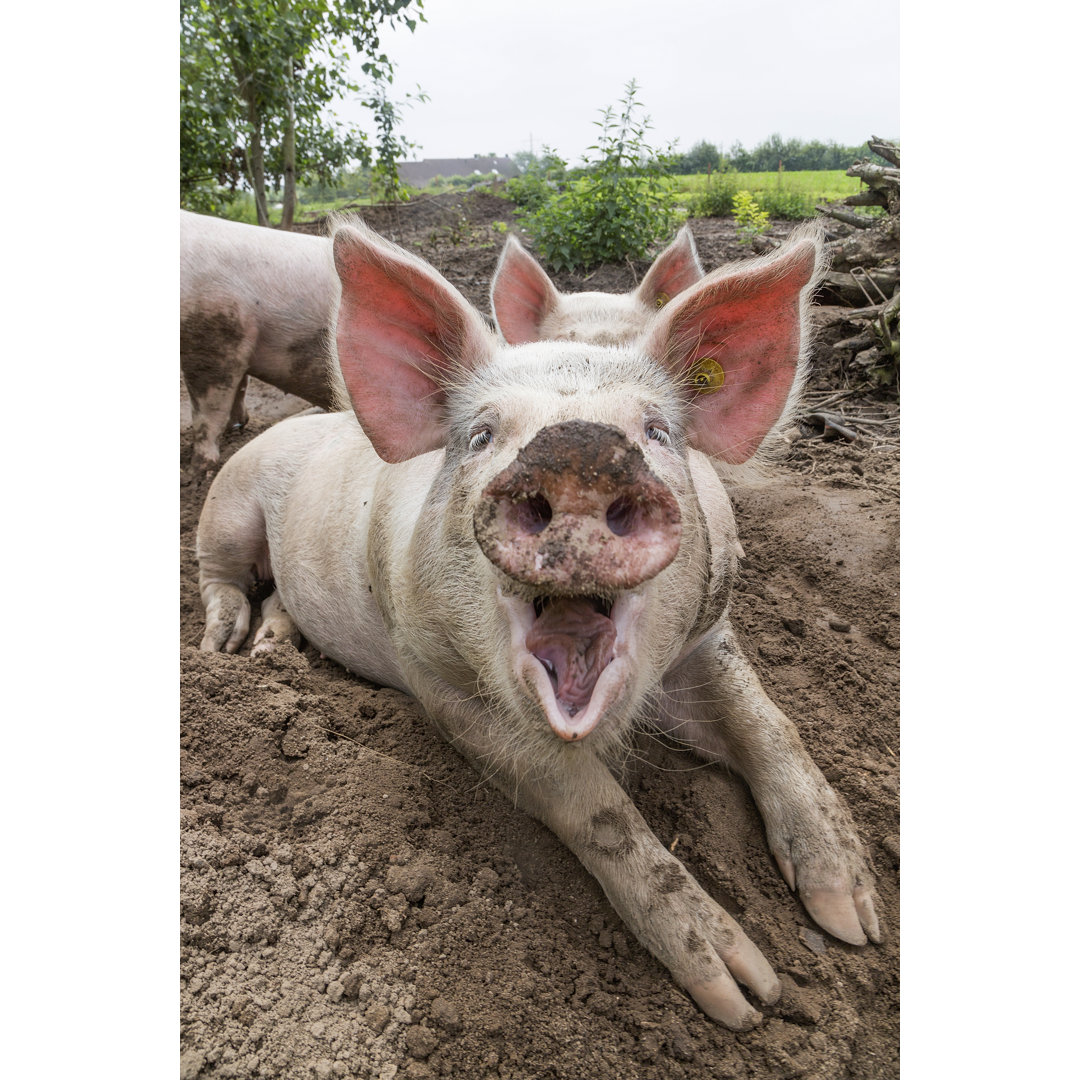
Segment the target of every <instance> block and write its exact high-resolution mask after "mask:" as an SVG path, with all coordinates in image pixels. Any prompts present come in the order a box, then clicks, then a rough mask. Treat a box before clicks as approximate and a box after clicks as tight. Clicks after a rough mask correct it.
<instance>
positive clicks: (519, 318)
mask: <svg viewBox="0 0 1080 1080" xmlns="http://www.w3.org/2000/svg"><path fill="white" fill-rule="evenodd" d="M702 275H703V271H702V269H701V263H700V262H699V261H698V256H697V248H696V246H695V245H694V237H693V234H692V233H691V232H690V227H689V226H688V225H684V226H683V227H682V228H681V229H680V230H679V232H678V235H677V236H676V237H675V239H674V240H673V241H672V242H671V244H670V245H669V246H668V247H667V248H666V249H665V250H664V251H662V252H661V253H660V254H659V255H658V256H657V257H656V260H655V262H653V264H652V266H650V267H649V270H648V272H647V273H646V275H645V277H644V278H642V280H641V284H640V285H638V287H637V288H636V289H634V290H633V291H632V292H628V293H622V294H618V293H602V292H582V293H561V292H559V291H558V289H556V288H555V286H554V284H553V283H552V281H551V278H549V277H548V276H547V274H546V273H544V270H543V267H541V265H540V264H539V263H538V262H537V261H536V260H535V259H534V258H533V257H532V256H531V255H530V254H529V253H528V252H527V251H526V250H525V249H524V248H523V247H522V246H521V244H520V243H519V241H518V240H517V238H516V237H514V236H509V237H507V240H506V243H505V244H504V245H503V250H502V255H501V256H500V257H499V265H498V266H497V267H496V268H495V276H494V277H493V278H492V281H491V310H492V311H493V312H494V313H495V321H496V322H497V323H498V326H499V331H500V333H501V334H502V335H503V337H504V338H505V339H506V340H507V341H508V342H509V343H510V344H511V345H523V344H525V343H526V342H529V341H582V342H585V343H587V344H591V345H627V344H629V343H630V342H631V341H634V340H635V339H636V338H638V337H640V336H641V334H642V333H644V331H645V329H646V327H647V326H648V325H649V322H650V321H651V319H652V316H653V315H654V314H655V313H656V311H657V309H658V308H662V307H663V306H664V304H666V303H667V302H668V301H669V300H671V298H672V297H674V296H676V295H678V294H679V293H680V292H682V291H683V290H684V289H686V288H688V287H689V286H691V285H693V284H695V283H696V282H698V281H700V280H701V278H702Z"/></svg>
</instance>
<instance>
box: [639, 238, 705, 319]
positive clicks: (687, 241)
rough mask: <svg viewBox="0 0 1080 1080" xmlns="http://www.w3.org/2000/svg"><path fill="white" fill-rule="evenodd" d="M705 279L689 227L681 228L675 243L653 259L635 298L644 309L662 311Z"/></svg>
mask: <svg viewBox="0 0 1080 1080" xmlns="http://www.w3.org/2000/svg"><path fill="white" fill-rule="evenodd" d="M704 276H705V272H704V271H703V270H702V269H701V263H700V262H699V261H698V255H697V246H696V245H695V244H694V237H693V234H692V233H691V232H690V226H689V225H684V226H683V227H682V228H681V229H680V230H679V234H678V235H677V236H676V237H675V239H674V240H672V242H671V243H670V244H669V245H668V246H667V247H666V248H665V249H664V250H663V251H662V252H660V254H659V255H657V256H656V260H655V261H654V262H653V264H652V266H650V267H649V272H648V273H647V274H646V275H645V276H644V277H643V278H642V279H641V284H640V285H639V286H638V287H637V289H636V291H635V295H636V296H637V298H638V299H639V300H640V301H641V302H642V303H643V304H644V305H645V306H646V307H649V308H661V307H663V306H664V305H665V304H666V303H667V302H668V301H669V300H670V299H672V297H674V296H676V295H678V294H679V293H681V292H682V291H683V289H688V288H689V287H690V286H691V285H694V284H696V283H697V282H699V281H700V280H701V279H702V278H703V277H704Z"/></svg>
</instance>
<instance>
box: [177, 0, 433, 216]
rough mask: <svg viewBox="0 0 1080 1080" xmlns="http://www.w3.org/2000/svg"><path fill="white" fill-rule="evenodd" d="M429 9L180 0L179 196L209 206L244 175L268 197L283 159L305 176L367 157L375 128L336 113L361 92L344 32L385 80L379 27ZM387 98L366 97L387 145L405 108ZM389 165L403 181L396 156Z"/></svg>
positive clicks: (356, 1) (354, 2)
mask: <svg viewBox="0 0 1080 1080" xmlns="http://www.w3.org/2000/svg"><path fill="white" fill-rule="evenodd" d="M422 7H423V0H214V2H213V3H209V2H207V0H181V2H180V39H181V49H180V192H181V204H182V205H187V206H193V207H196V206H197V207H198V208H205V206H206V205H207V203H208V202H209V203H211V204H212V203H213V202H214V201H215V200H216V201H218V202H220V201H221V200H222V199H228V198H231V197H232V196H233V195H235V192H236V191H237V189H238V187H239V186H241V185H243V186H247V187H250V188H251V189H252V190H254V191H255V193H256V202H257V203H258V202H259V201H260V200H262V202H263V203H265V191H264V190H262V188H263V187H264V185H265V183H266V182H267V181H270V182H275V181H279V180H280V178H281V177H282V175H283V174H284V172H285V171H286V170H287V169H290V170H291V171H293V173H294V174H295V177H296V179H297V180H298V181H301V182H303V181H306V180H313V179H316V178H317V179H320V180H324V179H326V178H327V177H328V176H330V175H333V174H334V173H337V172H340V170H341V169H342V168H343V167H344V166H345V165H347V164H349V163H350V162H353V161H359V162H361V163H363V164H365V165H367V164H370V162H371V157H372V152H371V148H370V146H369V145H368V140H367V136H366V135H365V134H364V133H363V132H362V131H361V130H359V129H358V128H356V127H345V126H344V125H342V124H340V123H339V122H338V121H336V120H335V119H334V118H333V116H332V114H330V113H329V111H328V109H329V106H330V105H331V104H332V103H333V102H334V101H336V100H338V99H339V98H341V97H342V96H343V95H344V94H346V93H355V92H357V90H358V87H356V86H355V85H354V84H353V83H352V82H351V81H350V80H349V78H348V74H347V72H348V65H349V60H350V55H349V52H348V51H347V49H346V48H343V47H342V46H341V42H342V41H351V42H352V43H353V45H354V46H355V48H356V51H357V54H358V56H359V57H361V58H364V60H365V63H364V70H365V72H366V73H368V74H369V75H370V76H371V77H372V78H373V79H374V80H375V81H376V83H377V84H379V83H385V82H389V81H391V80H392V78H393V65H392V64H391V62H390V60H389V58H388V57H387V56H386V54H385V53H383V52H381V51H380V49H379V39H378V30H379V28H380V27H382V26H388V25H394V24H396V23H401V22H404V23H405V24H406V25H408V26H409V28H410V30H412V29H415V26H416V24H417V23H418V22H422V21H425V20H424V14H423V11H422V10H421V9H422ZM409 11H411V17H409V18H407V17H406V12H409ZM382 94H383V98H385V91H382ZM379 100H380V99H379V92H378V91H377V92H376V93H375V94H373V95H372V98H371V100H370V101H369V102H368V104H369V106H370V107H372V108H373V111H375V112H376V120H377V123H378V125H379V129H380V135H379V140H378V146H379V151H380V155H382V154H383V153H384V152H391V151H396V150H398V149H400V148H401V147H402V146H404V145H405V144H404V143H403V141H400V140H399V141H394V140H392V139H389V138H388V137H387V135H386V133H385V125H386V123H387V122H388V120H389V123H390V126H391V129H392V128H393V125H394V124H396V123H397V122H398V121H399V120H400V116H399V115H398V114H397V113H396V111H394V110H393V109H392V108H391V111H390V112H389V113H387V112H386V110H385V109H384V108H383V107H382V106H381V105H380V106H376V105H372V104H371V101H379ZM286 146H290V147H291V149H288V150H285V149H283V147H286ZM286 158H288V160H286ZM238 162H239V163H240V167H239V168H238V167H237V165H238ZM382 164H383V165H384V167H385V168H388V169H389V170H390V171H391V172H393V173H394V179H395V180H396V169H395V167H394V159H393V158H391V159H390V160H389V161H388V162H382Z"/></svg>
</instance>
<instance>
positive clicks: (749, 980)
mask: <svg viewBox="0 0 1080 1080" xmlns="http://www.w3.org/2000/svg"><path fill="white" fill-rule="evenodd" d="M680 880H683V881H686V885H684V886H683V888H682V889H681V890H680V891H679V892H678V893H675V894H673V895H672V894H668V895H669V896H670V901H669V903H670V906H668V904H665V903H663V901H661V902H660V903H659V904H657V905H656V906H655V907H654V908H653V909H652V911H651V916H652V919H660V920H662V926H663V929H662V930H661V929H660V924H658V923H656V922H653V921H652V920H650V924H649V925H648V926H647V927H644V928H643V930H644V933H641V934H639V935H638V936H639V937H640V938H641V940H642V941H643V942H644V943H646V944H647V945H648V947H649V948H650V950H652V951H653V954H654V955H655V956H656V957H657V958H658V959H659V960H661V961H662V962H663V963H665V964H666V965H667V967H668V970H669V971H670V972H671V974H672V976H673V977H674V979H675V981H676V982H677V983H678V984H679V985H680V986H681V987H682V988H683V989H684V990H686V992H687V993H689V994H690V996H691V997H692V998H693V999H694V1001H696V1002H697V1004H698V1005H699V1006H700V1008H701V1010H702V1011H703V1012H704V1013H705V1014H706V1015H708V1016H710V1017H712V1019H714V1020H718V1021H719V1022H720V1023H721V1024H724V1025H725V1026H726V1027H729V1028H731V1029H732V1030H733V1031H745V1030H746V1029H747V1028H751V1027H753V1026H754V1025H755V1024H758V1023H760V1022H761V1013H760V1012H758V1010H757V1009H755V1008H754V1007H753V1006H752V1005H751V1004H750V1003H749V1002H748V1001H747V1000H746V998H745V997H744V996H743V992H742V990H741V989H740V988H739V986H738V985H737V982H739V983H742V985H743V986H745V987H746V988H747V989H748V990H750V992H751V993H752V994H754V995H755V996H756V997H757V998H758V1000H759V1001H761V1002H763V1003H764V1004H766V1005H771V1004H773V1003H774V1002H775V1001H777V1000H778V999H779V997H780V980H779V979H778V978H777V977H776V972H775V971H773V969H772V967H771V966H770V964H769V962H768V960H766V959H765V957H764V956H763V955H762V953H761V950H760V949H758V947H757V946H756V945H755V944H754V943H753V942H752V941H751V940H750V939H749V938H748V937H747V936H746V934H745V933H743V931H742V928H741V927H740V926H739V924H738V923H737V922H735V920H734V919H733V918H732V917H731V916H730V915H729V914H728V913H727V912H726V911H725V910H724V909H723V908H722V907H720V905H719V904H717V903H716V901H715V900H713V899H712V897H710V896H709V895H708V894H707V893H706V892H705V891H704V890H703V889H702V888H701V887H700V886H699V885H698V884H697V883H696V882H693V881H692V879H690V880H687V878H686V877H685V876H684V877H682V878H680V877H679V876H676V875H673V874H671V872H670V871H668V878H667V884H666V887H668V888H670V887H672V885H674V884H675V883H676V882H677V881H680ZM664 908H667V910H666V911H665V910H664Z"/></svg>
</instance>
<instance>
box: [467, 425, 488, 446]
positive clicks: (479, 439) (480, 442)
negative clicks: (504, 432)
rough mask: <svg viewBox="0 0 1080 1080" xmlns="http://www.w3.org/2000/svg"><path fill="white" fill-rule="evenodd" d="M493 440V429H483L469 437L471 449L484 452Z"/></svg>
mask: <svg viewBox="0 0 1080 1080" xmlns="http://www.w3.org/2000/svg"><path fill="white" fill-rule="evenodd" d="M493 438H494V436H493V435H492V433H491V428H489V427H482V428H480V429H479V430H478V431H474V432H473V433H472V434H471V435H470V436H469V449H470V450H482V449H483V448H484V447H485V446H487V445H488V443H490V442H491V440H492V439H493Z"/></svg>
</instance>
